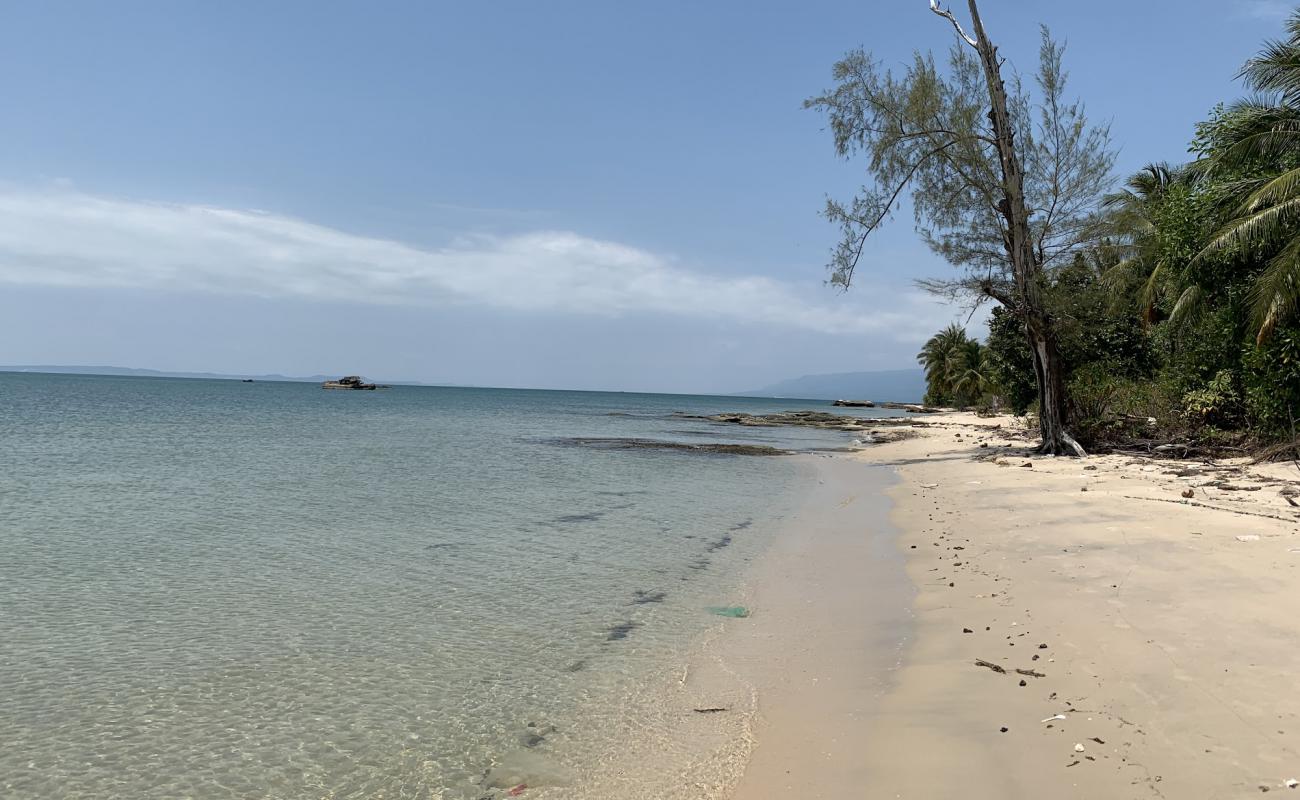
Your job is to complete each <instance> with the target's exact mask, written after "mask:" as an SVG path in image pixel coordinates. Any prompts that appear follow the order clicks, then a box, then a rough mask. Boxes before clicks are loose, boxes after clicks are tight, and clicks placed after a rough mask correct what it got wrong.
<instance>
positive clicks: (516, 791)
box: [506, 783, 528, 797]
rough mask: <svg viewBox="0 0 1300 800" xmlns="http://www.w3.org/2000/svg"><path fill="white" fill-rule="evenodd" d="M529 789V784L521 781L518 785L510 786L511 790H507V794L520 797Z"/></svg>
mask: <svg viewBox="0 0 1300 800" xmlns="http://www.w3.org/2000/svg"><path fill="white" fill-rule="evenodd" d="M527 789H528V784H526V783H521V784H519V785H518V786H512V787H510V791H508V792H506V794H507V795H508V796H510V797H518V796H519V795H521V794H523V793H524V792H525V791H526V790H527Z"/></svg>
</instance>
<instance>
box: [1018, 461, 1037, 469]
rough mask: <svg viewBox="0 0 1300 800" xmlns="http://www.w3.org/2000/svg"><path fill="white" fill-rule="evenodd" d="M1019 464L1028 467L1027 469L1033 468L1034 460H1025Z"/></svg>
mask: <svg viewBox="0 0 1300 800" xmlns="http://www.w3.org/2000/svg"><path fill="white" fill-rule="evenodd" d="M1020 466H1022V467H1028V468H1029V469H1033V468H1034V462H1032V461H1026V462H1025V463H1023V464H1021V465H1020Z"/></svg>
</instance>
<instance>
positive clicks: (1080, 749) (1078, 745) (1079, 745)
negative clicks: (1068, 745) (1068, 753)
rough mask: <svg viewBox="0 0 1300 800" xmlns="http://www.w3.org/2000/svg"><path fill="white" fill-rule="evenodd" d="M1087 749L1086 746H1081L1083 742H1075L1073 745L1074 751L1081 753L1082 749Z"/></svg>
mask: <svg viewBox="0 0 1300 800" xmlns="http://www.w3.org/2000/svg"><path fill="white" fill-rule="evenodd" d="M1087 749H1088V748H1086V747H1084V746H1083V742H1076V743H1075V745H1074V752H1076V753H1082V752H1083V751H1084V750H1087Z"/></svg>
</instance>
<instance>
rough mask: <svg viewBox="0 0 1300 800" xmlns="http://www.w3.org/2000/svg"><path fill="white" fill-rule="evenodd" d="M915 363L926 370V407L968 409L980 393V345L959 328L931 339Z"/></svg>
mask: <svg viewBox="0 0 1300 800" xmlns="http://www.w3.org/2000/svg"><path fill="white" fill-rule="evenodd" d="M916 360H917V363H919V364H920V365H921V366H922V367H923V368H924V369H925V384H926V392H925V402H926V404H927V405H933V406H947V405H955V406H964V405H969V404H970V403H971V402H972V401H974V400H978V399H979V397H980V395H981V394H982V393H983V389H984V388H985V381H984V380H983V377H982V376H981V375H980V367H981V361H982V354H981V347H980V343H979V342H977V341H975V340H973V339H971V338H970V337H968V336H967V335H966V330H965V329H964V328H962V327H961V326H960V325H956V324H953V325H949V326H948V327H946V328H944V329H943V330H941V331H939V332H938V333H936V334H935V335H934V336H931V337H930V339H929V341H927V342H926V343H925V346H924V347H922V348H921V352H920V353H918V354H917V356H916ZM972 373H974V374H972Z"/></svg>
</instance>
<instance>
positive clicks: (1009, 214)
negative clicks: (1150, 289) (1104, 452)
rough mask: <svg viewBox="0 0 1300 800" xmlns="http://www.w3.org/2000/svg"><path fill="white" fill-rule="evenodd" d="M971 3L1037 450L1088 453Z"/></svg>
mask: <svg viewBox="0 0 1300 800" xmlns="http://www.w3.org/2000/svg"><path fill="white" fill-rule="evenodd" d="M968 2H969V4H970V15H971V22H972V24H973V25H974V34H975V36H974V41H971V40H970V39H967V41H968V42H970V44H971V45H972V46H973V47H974V48H975V50H976V51H977V52H978V53H979V56H980V63H981V64H982V65H983V67H984V79H985V83H987V84H988V89H989V101H990V105H991V106H992V108H991V110H990V111H989V121H990V122H992V124H993V137H994V140H995V141H996V142H997V148H998V159H999V161H1000V162H1001V166H1002V191H1003V197H1002V201H1001V203H1000V204H999V207H1000V210H1001V212H1002V215H1003V216H1004V217H1005V218H1006V221H1007V238H1006V247H1007V255H1008V256H1009V257H1010V258H1011V264H1012V267H1013V270H1012V271H1013V272H1014V274H1015V280H1016V300H1017V302H1018V306H1019V307H1018V308H1017V309H1015V310H1016V311H1017V312H1018V313H1019V315H1020V318H1021V320H1023V322H1024V324H1025V331H1026V333H1027V335H1028V337H1029V345H1030V350H1031V351H1032V352H1033V356H1034V372H1035V373H1037V375H1038V408H1039V428H1040V429H1041V431H1042V435H1043V443H1042V446H1041V447H1040V450H1041V451H1042V452H1045V453H1053V454H1057V455H1061V454H1066V453H1072V454H1075V455H1086V454H1085V453H1084V451H1083V448H1082V447H1080V446H1079V443H1078V442H1076V441H1075V440H1074V439H1073V438H1072V437H1071V436H1070V434H1069V433H1068V432H1067V430H1066V428H1065V423H1066V411H1067V408H1068V406H1067V403H1066V396H1065V379H1064V374H1065V373H1064V365H1063V364H1062V362H1061V354H1060V351H1059V350H1058V349H1057V346H1056V336H1055V332H1054V330H1053V326H1052V322H1051V318H1050V317H1049V316H1048V314H1047V310H1046V308H1045V306H1044V304H1043V291H1042V282H1043V265H1042V263H1041V262H1040V261H1039V259H1038V254H1037V253H1036V252H1034V241H1033V234H1032V232H1031V230H1030V227H1029V208H1028V206H1027V205H1026V203H1025V178H1024V171H1023V170H1022V168H1021V165H1020V158H1019V156H1018V154H1017V153H1016V147H1015V128H1014V127H1013V126H1012V124H1011V112H1010V111H1009V110H1008V104H1007V90H1006V86H1005V85H1004V84H1003V82H1002V64H1001V61H1000V60H999V58H998V49H997V48H996V47H994V46H993V43H992V42H990V41H989V37H988V34H987V33H986V32H985V31H984V23H983V21H982V20H981V19H980V12H979V7H978V6H977V5H976V3H975V0H968Z"/></svg>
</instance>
